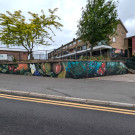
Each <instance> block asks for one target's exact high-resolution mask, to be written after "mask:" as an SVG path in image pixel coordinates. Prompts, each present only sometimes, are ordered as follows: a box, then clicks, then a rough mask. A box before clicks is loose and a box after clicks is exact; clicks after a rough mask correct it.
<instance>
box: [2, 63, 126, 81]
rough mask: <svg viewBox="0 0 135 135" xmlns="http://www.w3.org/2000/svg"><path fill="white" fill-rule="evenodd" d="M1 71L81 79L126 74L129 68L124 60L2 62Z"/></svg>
mask: <svg viewBox="0 0 135 135" xmlns="http://www.w3.org/2000/svg"><path fill="white" fill-rule="evenodd" d="M0 73H5V74H20V75H33V76H46V77H57V78H75V79H79V78H90V77H98V76H106V75H118V74H126V73H127V69H126V67H125V65H124V64H123V63H122V62H100V61H75V62H73V61H69V62H57V63H55V62H52V63H31V64H14V65H13V64H9V65H7V64H3V65H2V64H1V65H0Z"/></svg>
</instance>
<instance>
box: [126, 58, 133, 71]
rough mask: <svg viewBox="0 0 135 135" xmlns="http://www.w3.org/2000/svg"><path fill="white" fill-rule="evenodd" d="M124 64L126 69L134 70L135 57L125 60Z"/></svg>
mask: <svg viewBox="0 0 135 135" xmlns="http://www.w3.org/2000/svg"><path fill="white" fill-rule="evenodd" d="M125 64H126V66H127V67H128V68H130V69H134V70H135V56H134V57H133V58H129V59H127V60H126V63H125Z"/></svg>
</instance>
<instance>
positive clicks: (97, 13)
mask: <svg viewBox="0 0 135 135" xmlns="http://www.w3.org/2000/svg"><path fill="white" fill-rule="evenodd" d="M116 8H117V4H116V2H113V0H108V1H107V2H106V0H88V1H87V5H86V7H85V8H84V9H82V17H81V19H80V20H79V24H78V26H77V27H78V30H77V33H76V34H77V36H79V37H80V38H81V39H82V40H83V41H84V42H86V41H88V42H89V43H90V44H91V45H90V48H91V49H90V56H91V55H92V51H93V47H94V46H96V45H97V44H98V43H99V42H101V41H105V42H106V43H107V44H109V43H110V37H111V36H112V35H114V34H116V33H115V30H116V28H117V25H118V23H119V21H118V20H117V17H118V14H117V9H116Z"/></svg>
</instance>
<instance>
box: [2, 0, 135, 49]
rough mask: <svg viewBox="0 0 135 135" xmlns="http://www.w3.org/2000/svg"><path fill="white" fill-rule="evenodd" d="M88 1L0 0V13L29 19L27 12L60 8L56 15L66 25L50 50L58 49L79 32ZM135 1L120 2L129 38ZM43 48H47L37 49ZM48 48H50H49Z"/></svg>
mask: <svg viewBox="0 0 135 135" xmlns="http://www.w3.org/2000/svg"><path fill="white" fill-rule="evenodd" d="M86 2H87V0H0V12H1V13H4V12H5V11H6V10H8V11H11V12H13V11H14V10H22V12H23V14H24V15H25V16H26V17H28V14H27V11H31V12H35V13H40V11H41V9H44V11H45V13H48V9H49V8H50V9H54V8H56V7H57V8H59V10H58V12H57V13H56V14H57V15H58V16H59V17H60V18H61V21H60V22H61V23H62V24H63V25H64V27H63V28H62V31H58V30H54V31H55V33H56V37H54V38H53V39H54V41H55V42H54V43H53V46H51V47H49V48H53V47H54V48H57V47H59V46H61V45H62V44H66V43H67V42H70V41H71V40H72V39H73V38H74V37H76V35H75V33H76V31H77V21H78V20H79V19H80V17H81V12H82V10H81V8H82V7H85V5H86ZM134 5H135V0H119V6H118V14H119V18H121V20H122V21H123V23H124V24H125V26H126V28H127V30H128V31H129V33H128V36H131V35H135V27H134V25H135V14H134V13H135V8H134ZM37 48H43V49H45V48H46V47H45V46H44V47H37ZM47 48H48V47H47Z"/></svg>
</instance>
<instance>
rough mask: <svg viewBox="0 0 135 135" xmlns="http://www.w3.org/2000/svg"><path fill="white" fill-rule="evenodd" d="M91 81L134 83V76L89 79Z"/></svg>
mask: <svg viewBox="0 0 135 135" xmlns="http://www.w3.org/2000/svg"><path fill="white" fill-rule="evenodd" d="M89 79H93V80H106V81H120V82H133V83H134V82H135V74H124V75H112V76H103V77H95V78H89Z"/></svg>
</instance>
